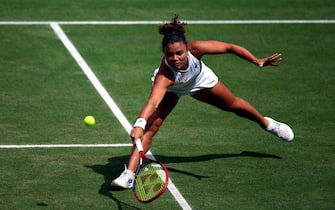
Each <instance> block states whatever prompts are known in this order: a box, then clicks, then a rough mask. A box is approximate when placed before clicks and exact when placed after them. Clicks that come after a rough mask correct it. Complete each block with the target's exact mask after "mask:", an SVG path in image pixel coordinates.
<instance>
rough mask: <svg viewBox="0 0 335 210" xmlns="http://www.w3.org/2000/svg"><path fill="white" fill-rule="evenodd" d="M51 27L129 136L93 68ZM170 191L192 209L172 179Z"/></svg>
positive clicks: (62, 32) (117, 109) (127, 127)
mask: <svg viewBox="0 0 335 210" xmlns="http://www.w3.org/2000/svg"><path fill="white" fill-rule="evenodd" d="M50 26H51V28H52V29H53V30H54V32H55V34H56V35H57V36H58V38H59V39H60V40H61V41H62V43H63V44H64V46H65V47H66V49H67V50H68V51H69V52H70V54H71V55H72V57H73V58H74V59H75V60H76V62H77V63H78V65H79V66H80V67H81V68H82V70H83V71H84V73H85V74H86V76H87V77H88V79H89V80H90V81H91V83H92V84H93V86H94V87H95V89H96V90H97V91H98V93H99V94H100V96H101V97H102V98H103V99H104V101H105V102H106V103H107V105H108V106H109V108H110V109H111V110H112V112H113V113H114V115H115V116H116V117H117V119H118V120H119V121H120V123H121V124H122V126H123V127H124V128H125V130H126V131H127V133H128V134H129V133H130V131H131V129H132V126H131V125H130V123H129V122H128V120H127V119H126V118H125V116H124V115H123V114H122V112H121V110H120V109H119V108H118V106H117V105H116V104H115V102H114V100H113V99H112V98H111V97H110V95H109V94H108V92H107V91H106V89H105V88H104V87H103V86H102V84H101V83H100V81H99V80H98V79H97V77H96V76H95V74H94V73H93V71H92V70H91V68H90V67H89V66H88V65H87V63H86V61H85V60H84V59H83V58H82V56H81V55H80V54H79V52H78V51H77V49H76V48H75V46H74V45H73V44H72V42H71V41H70V40H69V38H68V37H67V36H66V34H65V33H64V31H63V30H62V29H61V27H60V26H59V25H58V24H57V23H54V22H53V23H50ZM149 155H150V156H152V157H153V155H152V153H151V152H150V151H149ZM168 189H169V191H170V192H171V194H172V195H173V197H174V198H175V199H176V201H177V202H178V203H179V205H180V206H181V207H182V208H183V209H187V210H188V209H191V207H190V205H189V204H188V203H187V201H186V200H185V199H184V197H183V196H182V195H181V193H180V192H179V190H178V189H177V188H176V186H175V185H174V184H173V182H172V181H171V179H169V185H168Z"/></svg>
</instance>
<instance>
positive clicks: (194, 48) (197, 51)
mask: <svg viewBox="0 0 335 210" xmlns="http://www.w3.org/2000/svg"><path fill="white" fill-rule="evenodd" d="M209 42H210V41H207V40H205V41H204V40H195V41H191V42H189V43H188V44H187V49H188V51H189V52H190V53H191V54H192V55H194V56H195V57H197V58H198V59H200V58H201V57H202V56H203V55H204V54H205V53H206V49H207V46H208V43H209Z"/></svg>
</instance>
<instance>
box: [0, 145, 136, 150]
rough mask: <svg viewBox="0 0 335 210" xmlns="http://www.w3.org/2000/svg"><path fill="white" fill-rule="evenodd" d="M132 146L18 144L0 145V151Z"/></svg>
mask: <svg viewBox="0 0 335 210" xmlns="http://www.w3.org/2000/svg"><path fill="white" fill-rule="evenodd" d="M131 146H132V144H19V145H0V149H24V148H73V147H82V148H84V147H131Z"/></svg>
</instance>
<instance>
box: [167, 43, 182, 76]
mask: <svg viewBox="0 0 335 210" xmlns="http://www.w3.org/2000/svg"><path fill="white" fill-rule="evenodd" d="M164 56H165V58H166V60H167V62H168V64H169V65H170V66H171V67H172V68H174V69H176V70H184V69H186V68H187V46H186V44H185V43H184V42H175V43H172V44H168V45H166V47H165V48H164Z"/></svg>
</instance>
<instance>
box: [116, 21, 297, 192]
mask: <svg viewBox="0 0 335 210" xmlns="http://www.w3.org/2000/svg"><path fill="white" fill-rule="evenodd" d="M185 26H186V23H184V22H180V21H179V20H178V15H176V16H175V17H174V18H173V19H172V21H171V22H170V23H165V24H162V25H159V33H160V34H162V35H163V40H162V51H163V58H162V60H161V62H160V66H159V68H158V69H156V70H155V72H154V76H153V77H152V81H153V85H152V89H151V93H150V97H149V99H148V101H147V103H146V105H145V106H144V107H143V108H142V111H141V112H140V115H139V118H138V119H137V120H136V122H135V124H134V127H133V129H132V131H131V133H130V137H131V138H132V140H133V143H135V141H136V140H137V139H141V140H142V144H143V147H144V151H145V152H146V151H148V150H149V148H150V146H151V143H152V140H153V137H154V135H155V134H156V133H157V131H158V130H159V128H160V127H161V126H162V124H163V121H164V119H165V118H166V117H167V116H168V115H169V113H170V112H171V111H172V109H173V108H174V107H175V105H176V104H177V102H178V100H179V97H181V96H182V95H191V96H192V97H193V98H195V99H197V100H199V101H202V102H205V103H207V104H210V105H213V106H215V107H217V108H219V109H221V110H224V111H228V112H233V113H235V114H236V115H238V116H240V117H243V118H246V119H249V120H251V121H253V122H255V123H257V124H258V125H260V127H261V128H263V129H264V130H266V131H268V132H270V133H272V134H274V135H276V136H277V137H279V138H281V139H283V140H285V141H288V142H289V141H292V140H293V138H294V133H293V131H292V129H291V128H290V127H289V126H288V125H286V124H284V123H282V122H278V121H276V120H274V119H272V118H270V117H264V116H263V115H262V114H260V113H259V112H258V111H257V110H256V109H255V108H254V107H253V106H252V105H250V104H249V103H248V102H247V101H246V100H244V99H242V98H240V97H236V96H234V95H233V94H232V93H231V91H230V90H229V89H228V88H227V87H226V86H225V85H224V84H223V83H222V82H221V81H219V80H218V77H217V76H216V75H215V74H214V73H213V71H212V70H211V69H210V68H209V67H207V66H206V65H205V64H204V63H203V62H202V60H201V58H202V56H204V55H207V54H225V53H232V54H235V55H237V56H238V57H240V58H242V59H245V60H247V61H249V62H251V63H253V64H255V65H257V66H258V67H261V68H262V67H265V66H277V64H276V62H278V61H280V60H281V54H279V53H275V54H273V55H271V56H269V57H265V58H261V59H259V58H257V57H255V56H254V55H253V54H252V53H251V52H249V51H248V50H247V49H245V48H244V47H241V46H238V45H235V44H231V43H225V42H221V41H214V40H210V41H192V42H187V40H186V37H185V32H186V31H185ZM137 166H138V151H137V149H136V147H135V146H134V147H133V149H132V152H131V155H130V158H129V162H128V168H127V167H126V166H125V170H124V171H123V172H122V173H121V175H120V176H119V177H118V178H116V179H114V180H113V181H112V183H111V186H112V187H119V188H131V187H132V183H133V180H134V172H135V171H136V168H137Z"/></svg>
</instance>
